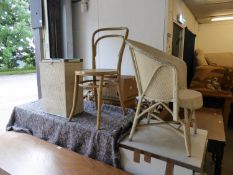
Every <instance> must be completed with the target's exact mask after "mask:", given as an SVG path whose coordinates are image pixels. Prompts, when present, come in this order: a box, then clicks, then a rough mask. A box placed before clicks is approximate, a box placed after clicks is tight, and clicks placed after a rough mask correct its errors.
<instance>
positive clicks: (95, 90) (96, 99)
mask: <svg viewBox="0 0 233 175" xmlns="http://www.w3.org/2000/svg"><path fill="white" fill-rule="evenodd" d="M93 83H94V85H96V77H95V76H93ZM93 91H94V96H95V108H96V110H97V108H98V94H97V88H93Z"/></svg>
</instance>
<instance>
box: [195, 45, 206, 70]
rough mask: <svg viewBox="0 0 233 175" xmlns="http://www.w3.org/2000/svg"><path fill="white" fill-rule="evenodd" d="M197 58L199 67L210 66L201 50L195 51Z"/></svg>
mask: <svg viewBox="0 0 233 175" xmlns="http://www.w3.org/2000/svg"><path fill="white" fill-rule="evenodd" d="M195 56H196V58H197V65H198V66H204V65H208V63H207V61H206V59H205V54H204V52H203V51H202V50H201V49H197V50H196V51H195Z"/></svg>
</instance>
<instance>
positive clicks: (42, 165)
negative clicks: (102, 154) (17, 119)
mask: <svg viewBox="0 0 233 175" xmlns="http://www.w3.org/2000/svg"><path fill="white" fill-rule="evenodd" d="M1 169H2V170H1ZM4 171H6V172H8V173H9V174H12V175H77V174H79V175H97V174H98V175H126V174H127V173H125V172H123V171H121V170H119V169H116V168H113V167H111V166H109V165H106V164H104V163H102V162H99V161H96V160H93V159H90V158H88V157H85V156H81V155H79V154H77V153H75V152H72V151H69V150H67V149H64V148H61V147H58V146H56V145H53V144H50V143H47V142H45V141H43V140H40V139H38V138H36V137H33V136H30V135H27V134H21V133H15V132H6V133H5V134H2V135H0V175H5V174H6V173H5V172H4ZM4 173H5V174H4Z"/></svg>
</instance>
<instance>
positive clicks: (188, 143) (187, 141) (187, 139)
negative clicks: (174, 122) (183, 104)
mask: <svg viewBox="0 0 233 175" xmlns="http://www.w3.org/2000/svg"><path fill="white" fill-rule="evenodd" d="M184 121H185V123H184V125H183V128H184V141H185V147H186V153H187V156H188V157H190V156H191V137H190V122H189V118H188V110H187V109H184Z"/></svg>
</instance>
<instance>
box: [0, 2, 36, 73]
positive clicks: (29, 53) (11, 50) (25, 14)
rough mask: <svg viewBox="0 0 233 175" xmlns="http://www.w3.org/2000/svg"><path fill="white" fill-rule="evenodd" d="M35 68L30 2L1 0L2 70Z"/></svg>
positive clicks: (0, 40) (0, 45)
mask: <svg viewBox="0 0 233 175" xmlns="http://www.w3.org/2000/svg"><path fill="white" fill-rule="evenodd" d="M18 61H22V62H24V63H25V64H26V66H27V67H30V66H35V59H34V45H33V42H32V29H31V18H30V11H29V0H0V69H6V68H9V69H12V68H16V67H18V66H19V65H18Z"/></svg>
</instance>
